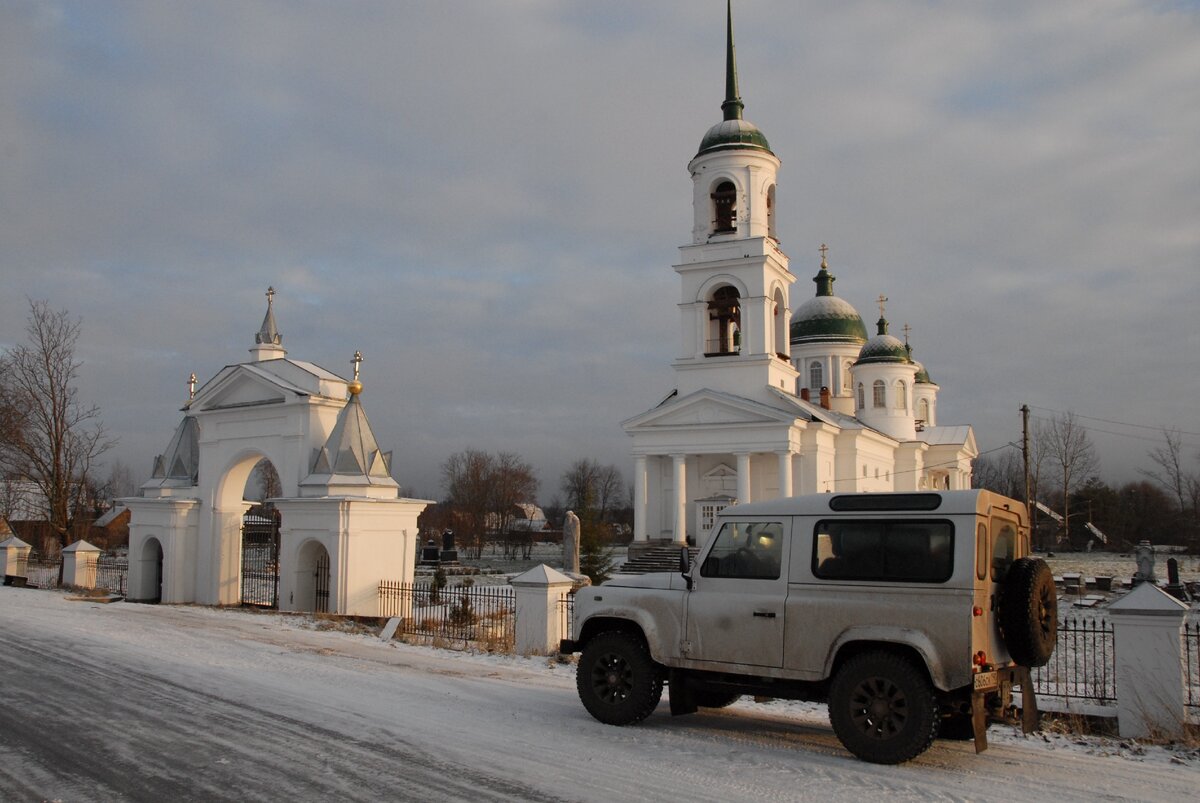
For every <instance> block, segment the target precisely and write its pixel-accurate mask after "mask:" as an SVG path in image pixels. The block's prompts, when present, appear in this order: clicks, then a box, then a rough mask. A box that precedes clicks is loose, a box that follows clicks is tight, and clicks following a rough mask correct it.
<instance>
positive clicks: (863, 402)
mask: <svg viewBox="0 0 1200 803" xmlns="http://www.w3.org/2000/svg"><path fill="white" fill-rule="evenodd" d="M866 406H867V394H866V392H865V391H863V383H862V382H859V383H858V409H860V410H862V409H864V408H866Z"/></svg>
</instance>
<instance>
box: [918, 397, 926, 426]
mask: <svg viewBox="0 0 1200 803" xmlns="http://www.w3.org/2000/svg"><path fill="white" fill-rule="evenodd" d="M917 418H919V419H921V420H922V421H924V422H925V423H926V424H928V423H929V399H921V403H920V404H918V405H917Z"/></svg>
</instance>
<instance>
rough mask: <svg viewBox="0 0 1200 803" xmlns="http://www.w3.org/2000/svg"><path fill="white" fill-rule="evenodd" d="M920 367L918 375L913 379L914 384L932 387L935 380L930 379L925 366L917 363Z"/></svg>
mask: <svg viewBox="0 0 1200 803" xmlns="http://www.w3.org/2000/svg"><path fill="white" fill-rule="evenodd" d="M917 364H918V365H919V366H920V367H919V368H917V375H916V376H915V377H914V378H913V382H915V383H916V384H918V385H932V384H933V380H932V379H930V378H929V372H928V371H926V370H925V366H924V365H921V364H920V363H917Z"/></svg>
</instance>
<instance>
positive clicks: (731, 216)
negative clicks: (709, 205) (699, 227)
mask: <svg viewBox="0 0 1200 803" xmlns="http://www.w3.org/2000/svg"><path fill="white" fill-rule="evenodd" d="M712 201H713V215H714V217H715V220H714V221H713V234H732V233H733V232H735V231H737V187H735V186H734V185H733V182H732V181H722V182H721V183H720V184H718V185H717V189H716V191H715V192H714V193H713V194H712Z"/></svg>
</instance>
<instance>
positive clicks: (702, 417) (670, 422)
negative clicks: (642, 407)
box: [624, 390, 797, 429]
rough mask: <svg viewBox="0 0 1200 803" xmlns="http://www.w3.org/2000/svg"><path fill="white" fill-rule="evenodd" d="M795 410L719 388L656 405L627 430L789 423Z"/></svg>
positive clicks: (627, 424)
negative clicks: (733, 394)
mask: <svg viewBox="0 0 1200 803" xmlns="http://www.w3.org/2000/svg"><path fill="white" fill-rule="evenodd" d="M796 418H797V415H796V413H794V412H789V411H784V410H778V409H775V408H773V407H769V406H767V405H765V404H762V403H760V402H756V401H752V400H750V399H743V398H740V397H737V396H731V395H729V394H725V393H719V392H717V391H707V390H702V391H699V392H697V393H694V394H692V395H690V396H685V397H684V398H682V399H679V400H677V401H675V402H673V403H671V404H666V405H662V406H659V407H656V408H654V409H653V410H650V411H648V412H646V413H643V414H642V415H640V416H636V417H634V418H631V419H629V420H628V421H626V422H625V423H624V426H625V428H626V429H642V428H645V427H653V428H658V427H709V426H722V425H737V424H742V425H744V424H790V423H791V422H793V421H794V420H795V419H796Z"/></svg>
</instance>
